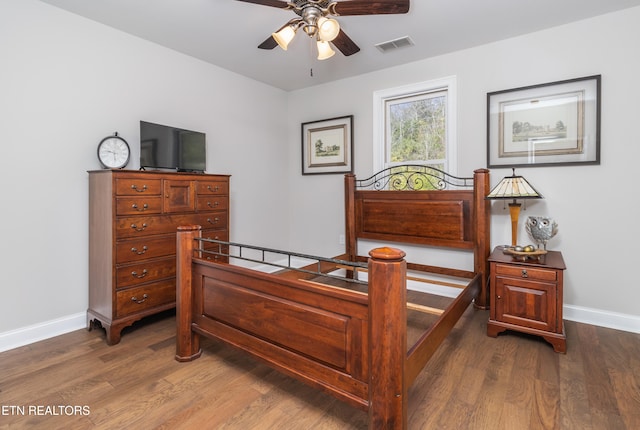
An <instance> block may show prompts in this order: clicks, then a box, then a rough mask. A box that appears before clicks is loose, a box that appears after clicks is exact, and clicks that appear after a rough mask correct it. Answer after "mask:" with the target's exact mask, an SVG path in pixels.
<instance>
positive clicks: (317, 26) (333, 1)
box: [238, 0, 409, 60]
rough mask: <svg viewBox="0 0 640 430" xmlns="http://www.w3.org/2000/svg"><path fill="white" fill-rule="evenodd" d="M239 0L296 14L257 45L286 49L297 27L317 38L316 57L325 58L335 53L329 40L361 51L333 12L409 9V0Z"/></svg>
mask: <svg viewBox="0 0 640 430" xmlns="http://www.w3.org/2000/svg"><path fill="white" fill-rule="evenodd" d="M238 1H242V2H246V3H255V4H260V5H263V6H270V7H277V8H280V9H285V10H292V11H293V12H294V13H295V14H296V15H298V16H299V17H298V18H293V19H291V20H290V21H289V22H287V23H286V24H285V25H283V26H282V27H280V28H279V29H278V30H277V31H275V32H274V33H272V34H271V36H270V37H269V38H268V39H267V40H265V41H264V42H262V43H261V44H260V45H258V48H260V49H273V48H275V47H276V46H278V45H279V46H280V47H281V48H282V49H284V50H285V51H286V50H287V46H288V45H289V43H290V42H291V41H292V40H293V38H294V36H295V35H296V31H297V30H299V29H300V28H302V29H303V30H304V32H305V33H307V35H308V36H309V37H311V38H314V37H315V38H316V42H317V47H318V60H325V59H327V58H329V57H331V56H333V54H335V51H334V50H333V49H331V45H330V43H329V42H331V44H333V46H335V47H336V48H337V49H338V50H339V51H340V52H342V54H344V55H345V56H349V55H353V54H355V53H356V52H358V51H360V48H359V47H358V45H356V44H355V42H354V41H353V40H351V38H349V36H347V35H346V33H345V32H344V31H342V29H340V24H339V23H338V21H337V20H336V19H334V18H333V16H349V15H383V14H401V13H407V12H408V11H409V0H379V1H374V0H343V1H338V0H291V1H282V0H238Z"/></svg>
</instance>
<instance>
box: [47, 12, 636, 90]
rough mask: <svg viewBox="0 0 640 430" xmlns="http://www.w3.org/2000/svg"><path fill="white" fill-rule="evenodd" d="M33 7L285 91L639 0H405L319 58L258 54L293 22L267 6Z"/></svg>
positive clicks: (302, 43)
mask: <svg viewBox="0 0 640 430" xmlns="http://www.w3.org/2000/svg"><path fill="white" fill-rule="evenodd" d="M41 1H43V2H45V3H49V4H51V5H55V6H58V7H60V8H62V9H66V10H68V11H70V12H73V13H76V14H78V15H81V16H84V17H87V18H89V19H92V20H95V21H98V22H101V23H103V24H106V25H108V26H111V27H114V28H117V29H120V30H122V31H124V32H127V33H130V34H133V35H136V36H138V37H141V38H143V39H146V40H149V41H152V42H155V43H157V44H159V45H162V46H165V47H167V48H171V49H174V50H176V51H179V52H182V53H184V54H187V55H190V56H193V57H196V58H199V59H201V60H203V61H206V62H208V63H211V64H215V65H217V66H220V67H222V68H224V69H227V70H231V71H234V72H236V73H239V74H242V75H244V76H248V77H250V78H253V79H256V80H258V81H261V82H264V83H267V84H270V85H273V86H275V87H278V88H282V89H284V90H287V91H289V90H295V89H299V88H304V87H308V86H312V85H318V84H321V83H325V82H329V81H334V80H337V79H341V78H346V77H349V76H355V75H359V74H363V73H367V72H372V71H375V70H380V69H384V68H388V67H392V66H395V65H399V64H404V63H408V62H412V61H416V60H421V59H424V58H428V57H433V56H436V55H441V54H445V53H447V52H452V51H457V50H460V49H465V48H469V47H473V46H478V45H481V44H485V43H489V42H493V41H497V40H500V39H505V38H509V37H513V36H517V35H520V34H525V33H530V32H534V31H538V30H541V29H545V28H550V27H554V26H558V25H562V24H565V23H569V22H573V21H578V20H582V19H585V18H589V17H593V16H596V15H601V14H604V13H608V12H613V11H617V10H621V9H626V8H629V7H634V6H639V5H640V0H412V1H411V7H410V10H409V13H407V14H402V15H367V16H345V17H338V21H339V22H340V26H341V28H342V29H343V30H344V32H345V33H346V34H347V35H348V36H349V37H350V38H351V39H353V41H354V42H355V43H356V44H358V45H359V46H360V48H361V51H360V52H358V53H356V54H355V55H352V56H350V57H345V56H343V55H342V54H341V53H340V52H337V53H336V55H334V56H333V57H332V58H330V59H328V60H324V61H318V60H316V59H315V56H316V50H315V46H313V45H312V44H311V39H310V38H309V37H308V36H307V35H305V34H304V32H299V33H298V35H297V36H296V38H295V39H294V41H293V42H292V43H291V45H290V46H289V50H288V51H283V50H282V49H280V48H279V47H276V48H275V49H273V50H262V49H258V48H257V46H258V45H259V44H260V43H262V42H263V41H264V40H265V39H266V38H268V37H269V35H270V34H271V33H272V32H273V31H275V30H277V29H279V28H280V27H281V26H283V25H284V24H285V23H286V22H287V21H288V20H289V19H291V18H295V17H297V15H295V14H294V13H293V12H292V11H286V10H282V9H278V8H274V7H268V6H262V5H257V4H251V3H245V2H241V1H237V0H41ZM338 1H340V0H338ZM342 1H348V0H342ZM594 31H598V29H594ZM403 36H409V37H411V39H412V40H413V42H414V43H415V45H414V46H411V47H405V48H400V49H397V50H394V51H391V52H387V53H382V52H380V51H379V50H378V49H377V48H376V47H375V46H374V45H375V44H378V43H381V42H386V41H389V40H392V39H396V38H399V37H403ZM78 37H81V35H79V36H78ZM311 71H313V76H311Z"/></svg>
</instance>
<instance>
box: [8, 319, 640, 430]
mask: <svg viewBox="0 0 640 430" xmlns="http://www.w3.org/2000/svg"><path fill="white" fill-rule="evenodd" d="M487 318H488V313H487V312H486V311H477V310H474V309H471V308H469V309H468V310H467V311H466V313H465V315H464V317H463V319H462V320H461V321H460V322H459V323H458V325H457V326H456V328H455V329H454V331H453V332H452V334H451V335H450V336H449V338H448V339H447V340H446V341H445V344H443V346H442V347H441V348H440V349H439V350H438V352H437V354H436V355H435V356H434V357H433V358H432V359H431V361H430V362H429V364H428V365H427V367H426V368H425V369H424V370H423V372H422V373H421V375H420V376H419V377H418V379H417V381H416V383H415V384H414V385H413V386H412V388H411V389H410V391H409V396H410V404H409V415H410V423H409V429H438V430H440V429H490V430H497V429H508V430H523V429H579V430H588V429H592V430H612V429H628V430H635V429H639V428H640V335H638V334H632V333H626V332H620V331H615V330H611V329H606V328H600V327H594V326H590V325H586V324H579V323H574V322H570V321H567V322H566V331H567V348H568V351H567V354H566V355H563V354H556V353H554V352H553V350H552V348H551V346H550V345H548V344H547V343H546V342H544V341H542V340H539V339H537V338H533V337H528V336H524V335H519V334H515V333H508V334H503V335H500V336H499V337H498V338H497V339H494V338H489V337H487V336H486V334H485V333H486V321H487ZM174 324H175V317H174V316H173V315H171V314H165V315H163V316H162V317H161V318H152V319H149V320H147V321H145V322H144V323H139V324H136V325H135V326H134V327H133V328H132V329H127V330H126V331H125V332H124V334H123V337H122V341H121V343H119V344H118V345H115V346H111V347H109V346H107V345H106V344H105V342H104V331H102V330H94V331H91V332H88V331H86V330H78V331H76V332H73V333H69V334H65V335H63V336H59V337H56V338H52V339H49V340H45V341H42V342H38V343H35V344H32V345H29V346H25V347H22V348H17V349H14V350H11V351H6V352H4V353H1V354H0V407H2V409H1V410H0V428H2V429H6V428H10V429H46V430H52V429H65V430H70V429H124V428H126V429H144V430H147V429H240V430H247V429H277V430H297V429H300V430H307V429H311V428H313V429H339V430H344V429H364V428H366V422H367V416H366V413H365V412H362V411H360V410H357V409H354V408H352V407H349V406H347V405H345V404H343V403H341V402H339V401H337V400H334V399H333V398H331V397H329V396H328V395H325V394H323V393H321V392H318V391H316V390H314V389H311V388H308V387H307V386H305V385H303V384H301V383H299V382H297V381H294V380H292V379H290V378H288V377H286V376H283V375H280V374H279V373H277V372H275V371H272V370H271V369H269V368H268V367H266V366H264V365H262V364H259V363H257V362H255V361H253V360H252V359H249V358H247V357H246V356H245V355H244V354H242V353H240V352H237V351H235V350H233V349H231V348H229V347H225V346H222V345H220V344H217V343H213V342H211V341H204V342H203V347H204V353H203V356H202V357H201V358H200V359H198V360H196V361H194V362H191V363H178V362H176V361H175V360H174V359H173V356H174V353H175V344H174V330H175V327H174ZM43 414H44V415H43Z"/></svg>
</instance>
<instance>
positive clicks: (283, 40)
mask: <svg viewBox="0 0 640 430" xmlns="http://www.w3.org/2000/svg"><path fill="white" fill-rule="evenodd" d="M295 35H296V31H295V30H294V29H293V27H292V26H290V25H287V26H286V27H284V28H282V29H281V30H279V31H278V32H277V33H271V37H273V39H274V40H275V41H276V42H278V45H279V46H280V47H281V48H282V49H284V50H285V51H286V50H287V47H288V46H289V43H291V41H292V40H293V38H294V36H295Z"/></svg>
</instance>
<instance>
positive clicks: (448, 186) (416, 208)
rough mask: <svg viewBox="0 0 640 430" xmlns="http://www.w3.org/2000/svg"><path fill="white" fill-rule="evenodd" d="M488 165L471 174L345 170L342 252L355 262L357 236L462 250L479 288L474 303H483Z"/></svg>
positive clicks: (431, 170) (485, 301) (415, 168)
mask: <svg viewBox="0 0 640 430" xmlns="http://www.w3.org/2000/svg"><path fill="white" fill-rule="evenodd" d="M489 188H490V181H489V170H487V169H478V170H476V171H475V172H474V175H473V177H472V178H460V177H456V176H452V175H449V174H447V173H446V172H443V171H441V170H439V169H435V168H431V167H428V166H422V165H402V166H394V167H391V168H388V169H384V170H382V171H380V172H378V173H376V174H375V175H373V176H371V177H369V178H366V179H362V180H358V179H356V177H355V175H353V174H347V175H345V221H346V225H345V235H346V241H345V245H346V254H347V258H348V259H349V260H350V261H357V260H358V259H359V258H360V257H359V255H358V248H357V247H358V239H370V240H376V241H383V242H396V243H408V244H414V245H426V246H434V247H444V248H456V249H468V250H470V251H473V253H474V272H475V273H479V274H481V276H482V282H483V288H481V293H480V296H479V297H478V298H477V299H476V306H478V307H482V308H486V307H488V295H487V288H486V286H487V285H486V283H487V278H488V274H489V270H488V262H487V258H488V257H489V251H490V239H491V233H490V210H491V206H490V203H489V202H488V201H487V200H486V198H485V197H486V196H487V194H488V193H489Z"/></svg>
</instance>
